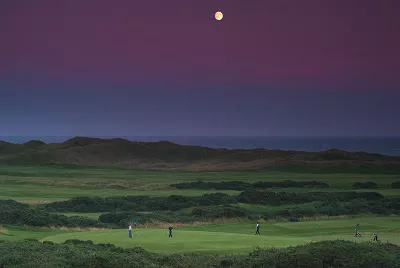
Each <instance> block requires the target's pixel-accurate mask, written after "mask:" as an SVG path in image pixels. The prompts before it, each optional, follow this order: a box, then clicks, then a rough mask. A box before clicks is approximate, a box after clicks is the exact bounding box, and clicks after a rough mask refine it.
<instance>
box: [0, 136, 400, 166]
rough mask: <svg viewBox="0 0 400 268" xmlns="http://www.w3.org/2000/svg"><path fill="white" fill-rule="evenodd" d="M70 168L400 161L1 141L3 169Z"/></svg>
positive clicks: (157, 145)
mask: <svg viewBox="0 0 400 268" xmlns="http://www.w3.org/2000/svg"><path fill="white" fill-rule="evenodd" d="M1 163H3V164H21V165H25V164H35V165H38V164H67V165H78V166H102V167H105V166H114V167H129V168H131V167H135V168H139V169H141V168H144V169H148V168H154V169H160V168H161V169H165V168H167V169H191V170H245V169H249V170H251V169H262V168H267V167H268V168H271V167H282V166H290V165H292V166H293V165H294V166H303V167H304V166H314V167H317V168H324V167H345V166H352V167H372V166H377V167H379V168H389V169H391V170H393V168H394V169H396V170H400V157H395V156H385V155H380V154H370V153H364V152H356V153H353V152H346V151H343V150H338V149H330V150H327V151H323V152H304V151H293V150H289V151H285V150H266V149H262V148H258V149H214V148H209V147H202V146H193V145H180V144H176V143H173V142H169V141H157V142H139V141H129V140H126V139H121V138H114V139H101V138H89V137H79V136H78V137H74V138H72V139H69V140H67V141H65V142H62V143H51V144H46V143H44V142H42V141H37V140H33V141H29V142H27V143H25V144H13V143H8V142H2V141H0V164H1Z"/></svg>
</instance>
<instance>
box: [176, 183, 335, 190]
mask: <svg viewBox="0 0 400 268" xmlns="http://www.w3.org/2000/svg"><path fill="white" fill-rule="evenodd" d="M170 186H172V187H175V188H178V189H216V190H236V191H244V190H252V189H267V188H273V187H276V188H328V187H329V185H328V184H326V183H324V182H317V181H291V180H284V181H278V182H262V181H259V182H256V183H254V184H250V183H246V182H241V181H224V182H202V181H196V182H183V183H176V184H171V185H170Z"/></svg>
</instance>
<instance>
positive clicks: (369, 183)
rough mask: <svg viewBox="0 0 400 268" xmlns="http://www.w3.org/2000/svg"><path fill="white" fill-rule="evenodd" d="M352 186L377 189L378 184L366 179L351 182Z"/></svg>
mask: <svg viewBox="0 0 400 268" xmlns="http://www.w3.org/2000/svg"><path fill="white" fill-rule="evenodd" d="M353 188H355V189H377V188H378V184H376V183H375V182H372V181H366V182H356V183H354V184H353Z"/></svg>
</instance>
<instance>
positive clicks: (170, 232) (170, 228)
mask: <svg viewBox="0 0 400 268" xmlns="http://www.w3.org/2000/svg"><path fill="white" fill-rule="evenodd" d="M172 229H174V228H172V227H171V226H169V227H168V230H169V235H168V238H172Z"/></svg>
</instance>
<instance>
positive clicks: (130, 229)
mask: <svg viewBox="0 0 400 268" xmlns="http://www.w3.org/2000/svg"><path fill="white" fill-rule="evenodd" d="M128 233H129V238H132V224H131V223H130V224H129V228H128Z"/></svg>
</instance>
